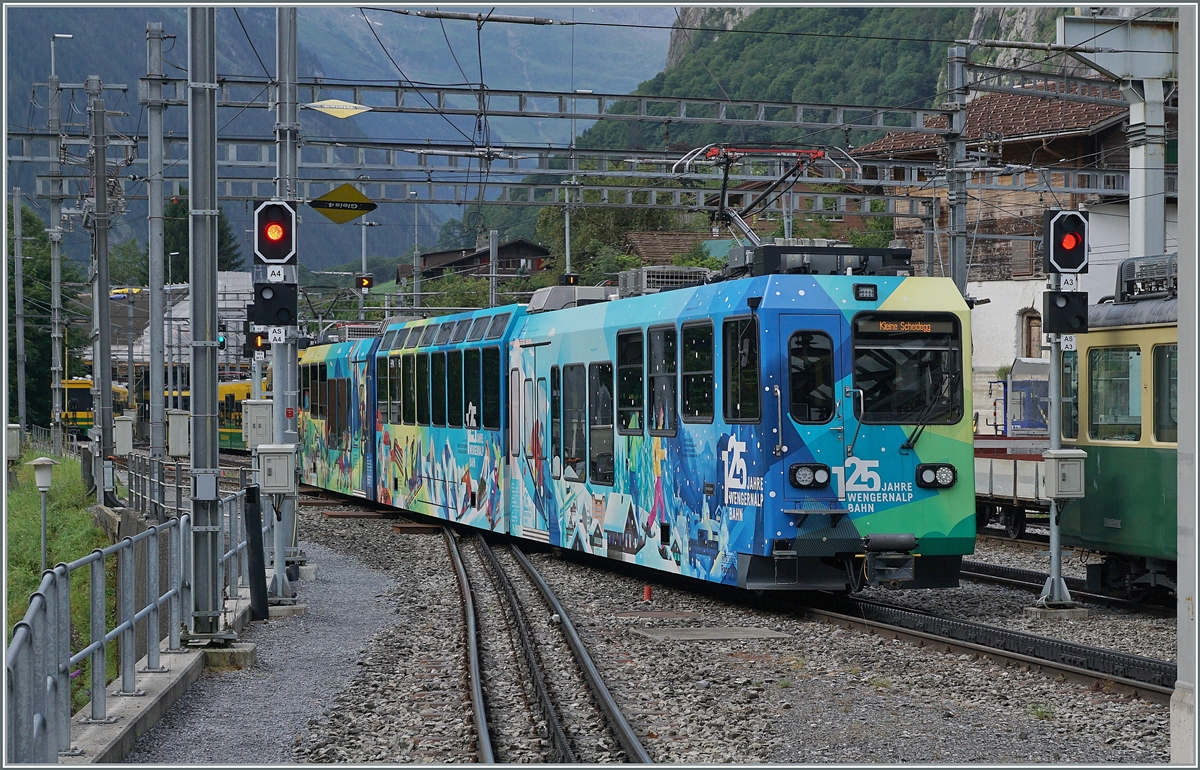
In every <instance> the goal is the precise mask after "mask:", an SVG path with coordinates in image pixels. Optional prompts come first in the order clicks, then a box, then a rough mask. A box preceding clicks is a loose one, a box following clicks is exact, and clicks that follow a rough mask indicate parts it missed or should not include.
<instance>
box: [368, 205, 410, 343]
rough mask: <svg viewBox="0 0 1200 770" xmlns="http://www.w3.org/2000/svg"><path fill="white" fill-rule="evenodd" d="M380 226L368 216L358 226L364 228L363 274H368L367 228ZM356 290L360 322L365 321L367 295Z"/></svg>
mask: <svg viewBox="0 0 1200 770" xmlns="http://www.w3.org/2000/svg"><path fill="white" fill-rule="evenodd" d="M380 224H381V223H380V222H368V221H367V218H366V216H364V217H363V218H362V219H361V220H359V222H358V226H359V227H361V228H362V271H363V273H366V272H367V228H368V227H379V226H380ZM413 229H414V230H415V229H416V219H415V214H414V219H413ZM355 288H357V289H358V320H360V321H365V320H366V317H367V316H366V302H367V295H365V294H363V293H362V289H361V287H355Z"/></svg>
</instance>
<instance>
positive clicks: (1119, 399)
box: [1088, 346, 1142, 441]
mask: <svg viewBox="0 0 1200 770" xmlns="http://www.w3.org/2000/svg"><path fill="white" fill-rule="evenodd" d="M1088 435H1089V436H1090V437H1091V438H1093V439H1096V440H1100V441H1141V439H1142V351H1141V349H1140V348H1138V347H1137V346H1130V347H1111V348H1093V349H1092V350H1090V351H1088Z"/></svg>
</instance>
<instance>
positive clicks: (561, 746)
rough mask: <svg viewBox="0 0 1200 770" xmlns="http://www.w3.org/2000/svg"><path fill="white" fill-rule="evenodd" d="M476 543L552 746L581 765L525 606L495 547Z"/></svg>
mask: <svg viewBox="0 0 1200 770" xmlns="http://www.w3.org/2000/svg"><path fill="white" fill-rule="evenodd" d="M475 543H476V545H477V546H478V548H479V551H480V553H481V554H482V555H483V557H484V562H485V563H486V564H487V567H488V570H489V571H490V572H491V575H492V581H493V582H494V583H495V584H496V587H497V588H499V589H500V593H502V594H503V595H504V599H505V601H507V602H508V606H509V609H510V610H511V611H512V618H513V620H512V623H513V625H514V626H515V627H516V629H517V637H518V638H519V639H520V640H521V652H522V653H523V654H524V656H525V665H526V666H527V667H528V668H529V678H530V680H531V682H532V684H533V689H534V691H535V692H536V693H537V699H538V705H539V706H540V707H541V710H542V718H543V719H545V720H546V732H547V733H549V736H550V743H551V744H552V745H553V746H554V750H555V751H557V752H558V756H559V759H560V760H561V761H563V762H567V763H569V764H577V763H578V762H579V757H578V756H576V754H575V750H574V749H573V748H571V742H570V741H569V740H568V739H567V733H566V730H564V729H563V724H562V719H560V718H559V716H558V712H557V711H555V709H554V700H553V699H552V698H551V697H550V691H549V690H547V689H546V677H545V676H544V672H543V671H542V666H541V665H540V663H539V661H538V655H537V648H536V646H535V645H534V643H533V635H532V634H531V633H530V631H529V624H528V623H527V622H526V621H525V613H524V612H523V611H522V610H521V603H520V602H519V601H518V600H517V594H516V592H515V591H514V590H513V587H512V583H511V582H510V581H509V579H508V576H507V575H505V574H504V569H503V568H502V567H501V566H500V562H499V561H498V560H497V559H496V554H495V553H494V552H493V551H492V548H491V546H489V545H488V543H487V540H485V539H484V538H483V534H482V533H479V532H476V533H475Z"/></svg>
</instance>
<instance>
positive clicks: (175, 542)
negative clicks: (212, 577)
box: [167, 518, 183, 652]
mask: <svg viewBox="0 0 1200 770" xmlns="http://www.w3.org/2000/svg"><path fill="white" fill-rule="evenodd" d="M182 527H183V521H182V520H181V519H178V518H176V519H175V521H174V522H173V523H172V525H171V528H170V530H169V534H168V537H167V547H168V548H169V549H170V551H169V552H168V553H167V585H169V586H170V587H171V589H172V590H174V593H173V594H172V595H171V602H170V604H169V605H168V608H169V609H168V614H167V635H168V636H169V637H170V641H169V642H168V643H167V651H168V652H179V651H180V649H181V648H180V646H179V625H180V619H179V615H180V609H179V608H180V604H181V602H182V597H181V596H180V593H181V592H182V590H183V589H182V586H181V584H182V583H183V569H182V567H181V566H180V551H181V549H182V545H181V543H182V542H183V536H182V531H181V528H182Z"/></svg>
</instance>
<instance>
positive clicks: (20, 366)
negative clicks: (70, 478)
mask: <svg viewBox="0 0 1200 770" xmlns="http://www.w3.org/2000/svg"><path fill="white" fill-rule="evenodd" d="M12 208H13V295H14V296H13V299H14V301H15V303H16V307H15V308H14V310H15V311H16V314H17V330H16V331H17V422H18V423H20V425H21V440H22V441H24V440H25V431H26V430H28V429H29V426H28V425H27V424H26V422H25V276H24V266H23V265H22V264H21V263H22V262H24V255H23V253H22V248H21V208H22V206H21V188H20V187H14V188H13V191H12Z"/></svg>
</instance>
